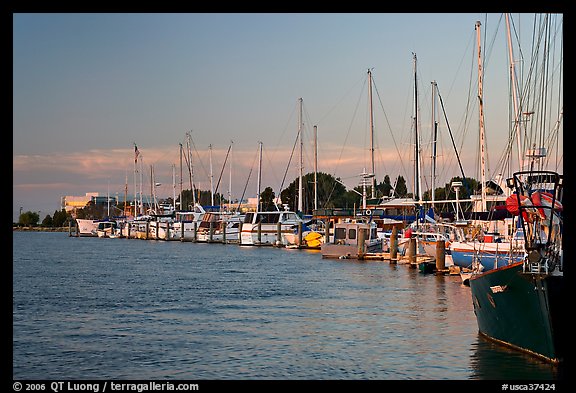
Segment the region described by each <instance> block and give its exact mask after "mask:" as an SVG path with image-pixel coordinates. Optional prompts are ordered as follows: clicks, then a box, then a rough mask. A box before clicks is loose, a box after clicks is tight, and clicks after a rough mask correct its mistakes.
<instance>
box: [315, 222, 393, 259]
mask: <svg viewBox="0 0 576 393" xmlns="http://www.w3.org/2000/svg"><path fill="white" fill-rule="evenodd" d="M377 228H378V226H377V225H376V223H375V222H374V221H364V220H361V219H360V220H344V221H341V222H337V223H334V236H333V240H332V241H331V242H329V243H323V244H322V245H321V248H320V249H321V251H322V258H359V257H362V255H363V254H366V253H375V252H382V239H381V238H380V237H379V236H378V234H377ZM362 242H364V243H363V244H362Z"/></svg>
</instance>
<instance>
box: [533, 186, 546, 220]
mask: <svg viewBox="0 0 576 393" xmlns="http://www.w3.org/2000/svg"><path fill="white" fill-rule="evenodd" d="M530 200H531V201H532V204H533V205H534V206H535V207H537V208H538V215H539V216H540V218H541V219H543V220H545V219H546V213H545V212H544V209H542V207H541V206H542V199H541V198H540V192H539V191H536V192H534V193H532V195H531V196H530Z"/></svg>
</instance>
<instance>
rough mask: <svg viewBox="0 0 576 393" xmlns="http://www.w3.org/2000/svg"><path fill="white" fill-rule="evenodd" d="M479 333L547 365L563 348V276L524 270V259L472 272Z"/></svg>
mask: <svg viewBox="0 0 576 393" xmlns="http://www.w3.org/2000/svg"><path fill="white" fill-rule="evenodd" d="M469 284H470V289H471V293H472V301H473V305H474V313H475V315H476V320H477V322H478V330H479V332H480V333H481V334H482V335H483V336H485V337H487V338H489V339H491V340H493V341H496V342H498V343H500V344H503V345H506V346H509V347H512V348H515V349H517V350H520V351H522V352H525V353H528V354H531V355H533V356H536V357H538V358H541V359H543V360H546V361H548V362H551V363H560V362H562V360H563V358H564V354H563V349H564V348H565V347H566V337H567V335H566V332H565V329H566V327H567V323H566V322H567V321H565V318H566V317H565V315H566V314H567V313H566V310H565V309H563V308H562V301H563V295H562V294H563V292H564V280H563V275H561V274H560V275H550V274H531V273H524V272H523V263H522V262H519V263H514V264H512V265H508V266H504V267H501V268H497V269H493V270H490V271H488V272H485V273H478V274H473V275H472V276H471V277H470V280H469Z"/></svg>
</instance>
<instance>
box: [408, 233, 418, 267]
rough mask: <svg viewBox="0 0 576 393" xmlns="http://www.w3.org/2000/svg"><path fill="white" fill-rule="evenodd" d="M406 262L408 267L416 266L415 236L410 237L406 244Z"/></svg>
mask: <svg viewBox="0 0 576 393" xmlns="http://www.w3.org/2000/svg"><path fill="white" fill-rule="evenodd" d="M408 262H410V267H416V238H415V237H411V238H410V240H409V245H408Z"/></svg>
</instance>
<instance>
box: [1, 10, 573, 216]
mask: <svg viewBox="0 0 576 393" xmlns="http://www.w3.org/2000/svg"><path fill="white" fill-rule="evenodd" d="M511 17H512V21H513V25H514V29H515V30H514V31H515V35H516V34H517V35H518V36H519V37H520V39H521V42H522V45H525V47H526V49H524V50H523V51H522V52H520V51H519V50H518V51H517V52H515V55H514V56H515V57H516V58H517V59H518V63H517V73H518V75H526V74H527V71H526V70H527V69H528V66H529V59H528V58H529V55H530V44H531V39H532V34H531V28H532V24H533V21H534V15H533V14H511ZM555 18H556V20H557V22H556V23H555V26H556V29H557V28H558V27H557V26H558V25H560V24H561V18H562V14H557V15H555ZM477 21H480V23H481V24H480V32H481V53H482V58H483V74H482V75H483V80H482V96H483V111H484V129H485V135H486V141H487V148H486V155H487V156H488V158H487V164H488V168H487V172H488V175H487V176H488V178H489V177H490V176H493V175H495V174H497V173H499V172H500V171H501V170H502V169H501V167H500V165H499V159H500V157H501V156H502V154H503V151H504V149H505V146H506V145H507V141H508V139H509V137H508V135H509V130H510V123H511V121H510V115H509V109H510V106H511V98H510V90H509V75H510V64H509V59H508V47H507V41H506V25H505V22H504V18H503V14H498V13H492V14H486V13H422V14H418V13H390V14H388V13H369V14H368V13H366V14H364V13H200V14H196V13H174V14H172V13H14V14H13V17H12V22H13V41H12V42H13V48H12V53H13V59H12V61H13V63H12V64H13V94H12V97H13V156H12V160H13V172H12V174H13V219H14V221H17V220H18V215H19V213H20V210H22V211H23V212H26V211H35V212H39V213H40V219H41V220H42V219H43V218H44V217H45V216H46V215H48V214H49V215H52V214H53V213H54V211H56V210H59V209H60V206H61V205H60V203H61V197H63V196H65V195H85V194H86V193H88V192H98V193H100V195H104V196H105V195H107V194H109V195H111V196H115V195H123V194H124V192H125V189H126V186H127V187H128V194H129V195H133V193H134V185H135V180H134V158H135V154H134V152H135V146H137V148H138V151H139V153H140V155H139V171H140V172H142V175H143V181H142V182H143V189H144V192H145V193H146V192H147V190H149V189H150V184H151V175H150V173H152V172H153V173H154V182H155V183H160V184H159V185H158V186H156V193H157V195H158V197H160V198H164V197H171V196H173V195H174V194H175V193H176V194H177V193H178V192H179V187H180V181H181V180H180V179H181V178H180V173H181V172H180V171H181V169H180V168H181V166H180V145H181V144H182V145H183V146H184V148H186V146H187V143H190V146H191V151H192V169H193V171H194V180H195V184H196V187H198V188H200V189H203V190H210V189H211V188H213V189H216V187H217V185H218V189H217V191H218V192H220V193H222V194H224V196H228V195H229V194H230V195H231V197H232V199H236V198H240V197H241V196H244V198H248V197H255V196H256V193H257V182H256V178H257V173H258V172H259V171H260V173H261V177H262V182H261V189H263V188H265V187H268V186H269V187H272V189H273V190H274V192H275V193H276V194H279V193H280V191H281V190H282V189H284V188H286V187H287V186H288V185H289V184H290V183H291V182H292V181H294V180H295V179H297V177H298V175H299V162H300V149H299V144H298V143H297V142H298V139H297V138H298V135H299V131H300V130H301V135H302V138H301V139H302V160H301V162H302V167H303V169H302V170H303V173H304V174H306V173H309V172H313V171H314V162H317V170H318V171H320V172H324V173H328V174H331V175H334V176H335V177H339V178H340V179H341V180H342V182H343V183H344V184H346V185H347V186H348V188H351V187H355V186H358V185H359V184H360V174H361V173H363V172H367V173H370V172H372V160H371V154H370V152H371V150H372V149H374V175H375V178H376V181H378V182H380V181H382V180H383V178H384V176H385V175H389V176H390V178H392V179H395V178H396V177H397V176H398V175H401V176H403V177H404V178H405V179H406V181H407V183H408V189H409V191H410V192H411V191H412V190H413V180H414V174H413V172H414V141H415V135H416V134H417V133H418V135H419V138H420V139H419V145H420V149H421V153H420V157H421V160H422V166H421V173H423V174H424V179H423V180H422V182H423V184H424V185H423V188H424V189H427V188H430V186H431V178H432V169H431V168H432V167H431V162H432V156H435V157H436V168H437V169H436V180H435V181H436V183H435V184H436V186H439V185H443V184H444V183H446V182H449V181H450V179H451V178H452V177H454V176H460V173H461V171H460V169H459V165H458V160H457V157H459V158H460V160H461V162H462V167H463V170H464V172H465V174H466V176H469V177H474V178H477V179H478V178H479V177H478V176H479V164H478V163H479V155H478V151H479V148H478V146H479V137H478V135H479V128H480V127H479V123H480V122H479V118H480V116H479V113H478V106H479V105H478V102H479V100H478V61H477V58H478V43H477V33H476V30H475V25H476V22H477ZM560 35H561V34H560ZM557 45H558V47H557V48H556V47H554V48H555V53H556V52H560V50H559V49H558V48H559V47H560V46H559V44H557ZM521 58H522V59H523V60H522V61H520V60H519V59H521ZM556 64H560V67H558V66H557V65H556V66H555V67H554V68H553V71H554V72H555V74H559V73H560V72H559V69H560V70H561V68H562V67H561V65H562V60H559V62H558V63H556ZM368 70H370V73H371V75H372V82H373V83H372V101H371V102H372V111H371V112H370V101H369V89H368V85H369V83H368ZM433 81H435V82H436V84H437V87H438V92H439V97H440V99H441V104H442V105H440V103H439V99H438V98H437V99H436V100H433V96H434V95H433V93H432V82H433ZM556 95H558V94H556ZM560 96H561V95H560ZM300 98H301V99H302V105H301V107H300V105H299V102H300V101H299V99H300ZM415 103H417V107H418V110H417V111H415V109H414V108H415V107H416V104H415ZM433 105H434V107H435V108H436V111H435V112H436V117H435V119H436V121H437V122H438V124H439V126H438V132H439V134H438V141H437V144H436V145H435V146H436V154H435V155H434V154H433V153H432V146H433V145H432V143H431V141H432V137H431V136H432V124H433V121H434V117H433V114H432V113H433V111H432V106H433ZM561 106H562V103H560V104H559V107H561ZM300 108H302V110H300ZM370 113H372V118H373V120H372V121H370ZM553 117H554V116H553ZM414 118H416V119H417V120H416V125H417V127H414V126H413V123H414ZM299 119H301V121H299ZM555 119H556V118H555V117H554V120H555ZM314 126H316V134H315V132H314ZM372 130H373V131H372ZM314 135H316V136H317V138H316V143H315V142H314V140H315V138H314ZM561 135H562V133H560V157H562V154H561V153H562V136H561ZM453 141H454V142H453ZM259 142H262V152H263V153H262V164H261V165H258V162H259V160H258V146H259ZM454 145H456V147H457V148H456V150H455V149H454ZM295 146H296V148H295V149H294V147H295ZM315 149H316V151H317V154H314V151H315ZM456 151H458V155H457V154H456ZM225 162H226V165H225V166H224V163H225ZM188 179H189V175H188V167H187V166H186V165H185V164H184V169H183V179H182V184H183V188H184V189H189V188H190V186H189V180H188ZM211 179H212V181H211ZM137 183H138V184H137V186H136V187H137V188H139V187H140V180H139V178H138V180H137Z"/></svg>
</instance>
